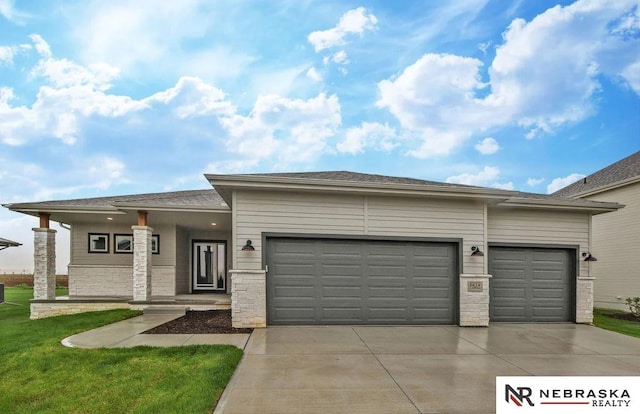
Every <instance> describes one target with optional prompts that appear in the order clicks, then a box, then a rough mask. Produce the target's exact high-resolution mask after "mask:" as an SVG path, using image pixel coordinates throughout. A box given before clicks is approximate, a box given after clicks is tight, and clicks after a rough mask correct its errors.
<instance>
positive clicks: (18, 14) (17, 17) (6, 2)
mask: <svg viewBox="0 0 640 414" xmlns="http://www.w3.org/2000/svg"><path fill="white" fill-rule="evenodd" d="M0 15H1V16H3V17H4V18H5V19H7V20H9V21H10V22H13V23H15V24H19V25H22V24H24V23H25V21H26V20H27V18H29V15H28V14H27V13H24V12H22V11H20V10H18V9H16V6H15V4H14V0H0Z"/></svg>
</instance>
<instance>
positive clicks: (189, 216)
mask: <svg viewBox="0 0 640 414" xmlns="http://www.w3.org/2000/svg"><path fill="white" fill-rule="evenodd" d="M51 220H53V221H57V222H60V223H65V224H70V225H73V224H74V223H105V224H110V223H112V224H120V225H127V226H133V225H136V224H137V222H138V214H137V210H134V209H131V210H128V209H127V210H125V209H120V210H116V209H114V210H113V211H100V212H53V213H51ZM212 223H215V225H213V224H212ZM148 224H149V226H151V227H154V226H157V225H177V226H180V227H183V228H185V229H188V230H215V231H231V211H185V210H176V211H159V210H150V211H148Z"/></svg>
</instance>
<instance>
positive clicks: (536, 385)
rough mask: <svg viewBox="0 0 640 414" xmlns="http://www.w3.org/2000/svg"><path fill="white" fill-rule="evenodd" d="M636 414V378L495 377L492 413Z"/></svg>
mask: <svg viewBox="0 0 640 414" xmlns="http://www.w3.org/2000/svg"><path fill="white" fill-rule="evenodd" d="M527 412H531V413H545V412H546V413H552V412H553V413H567V414H570V413H638V412H640V377H496V413H497V414H508V413H527Z"/></svg>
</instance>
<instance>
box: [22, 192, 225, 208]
mask: <svg viewBox="0 0 640 414" xmlns="http://www.w3.org/2000/svg"><path fill="white" fill-rule="evenodd" d="M118 203H133V204H135V203H140V204H150V205H154V206H158V207H162V206H166V207H171V206H188V207H194V208H199V207H202V208H211V207H219V206H226V205H227V204H226V203H225V202H224V200H223V199H222V197H220V195H219V194H218V192H217V191H216V190H214V189H213V188H212V189H209V190H187V191H173V192H167V193H148V194H132V195H122V196H109V197H96V198H78V199H72V200H54V201H43V202H36V203H24V204H23V203H16V205H25V204H28V205H29V206H33V207H37V205H39V204H42V205H46V206H48V207H49V206H51V207H96V208H100V207H105V208H108V207H113V206H114V204H116V205H117V204H118Z"/></svg>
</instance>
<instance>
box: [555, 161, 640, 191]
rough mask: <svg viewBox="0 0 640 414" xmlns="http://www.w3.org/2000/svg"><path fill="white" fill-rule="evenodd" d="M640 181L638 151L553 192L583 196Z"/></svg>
mask: <svg viewBox="0 0 640 414" xmlns="http://www.w3.org/2000/svg"><path fill="white" fill-rule="evenodd" d="M636 181H640V151H638V152H636V153H635V154H631V155H629V156H628V157H626V158H624V159H622V160H620V161H618V162H616V163H614V164H611V165H609V166H608V167H605V168H603V169H601V170H599V171H596V172H594V173H593V174H591V175H589V176H587V177H585V178H583V179H580V180H578V181H576V182H575V183H573V184H570V185H568V186H566V187H564V188H561V189H560V190H558V191H556V192H555V193H553V195H554V196H559V197H584V196H586V195H590V194H595V193H599V192H602V191H605V190H608V189H611V188H613V187H619V186H621V185H625V184H631V183H633V182H636Z"/></svg>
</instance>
